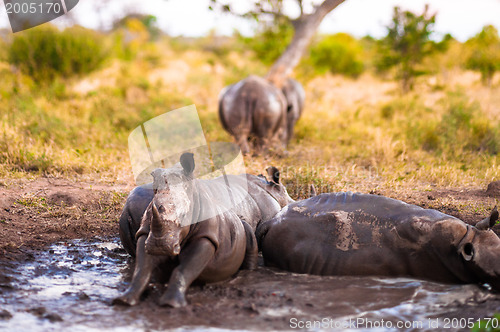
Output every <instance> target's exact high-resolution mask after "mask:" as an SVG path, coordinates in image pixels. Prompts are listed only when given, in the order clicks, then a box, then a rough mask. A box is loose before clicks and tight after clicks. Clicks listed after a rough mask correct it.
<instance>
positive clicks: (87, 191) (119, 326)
mask: <svg viewBox="0 0 500 332" xmlns="http://www.w3.org/2000/svg"><path fill="white" fill-rule="evenodd" d="M130 189H131V186H127V185H121V186H117V185H102V184H101V185H99V184H96V183H92V182H72V181H69V180H64V179H43V178H42V179H38V180H35V181H31V182H26V183H22V184H18V183H4V184H2V183H0V330H1V331H3V330H5V331H65V330H71V331H93V330H96V331H97V330H98V331H101V330H105V331H121V330H124V331H125V330H126V331H134V330H137V331H143V330H165V329H169V330H170V329H178V330H183V329H189V330H207V329H209V330H212V331H216V330H217V331H218V330H221V329H237V330H258V331H260V330H290V329H293V327H299V326H304V327H306V326H307V324H308V323H309V324H316V325H314V326H310V327H311V328H310V329H312V330H322V329H327V328H331V327H333V329H334V330H335V329H336V330H342V331H344V330H346V329H345V328H346V327H347V328H351V329H353V330H354V328H367V327H370V325H367V324H364V325H359V324H358V325H356V324H354V325H352V324H353V323H356V322H360V321H357V319H370V320H371V322H372V327H374V328H373V330H391V329H390V328H389V329H388V328H387V327H388V325H387V324H389V323H390V325H392V327H393V328H392V330H395V331H396V330H400V329H397V328H395V326H396V324H397V323H398V322H403V323H407V324H412V326H413V327H412V328H407V330H429V329H433V330H436V329H435V328H436V325H435V324H436V322H437V323H438V324H439V329H443V328H444V327H445V325H444V324H445V323H446V319H450V320H451V319H453V318H458V319H463V318H466V319H467V318H470V319H472V321H473V322H474V321H475V320H476V319H478V318H482V317H491V316H492V315H493V314H494V313H497V312H499V311H500V297H499V295H497V294H494V293H491V292H489V291H488V290H486V289H483V288H480V287H479V286H476V285H445V284H438V283H432V282H427V281H421V280H414V279H401V278H399V279H390V278H376V277H320V276H307V275H298V274H292V273H286V272H282V271H278V270H274V269H269V268H266V267H263V266H262V262H261V266H260V267H259V268H258V269H257V270H256V271H240V272H239V273H238V274H237V275H236V276H235V277H234V278H233V279H231V280H228V281H225V282H221V283H216V284H209V285H193V286H192V287H191V288H190V289H189V291H188V295H187V299H188V301H189V305H188V306H187V307H185V308H180V309H171V308H162V307H159V306H158V305H157V304H156V303H157V300H158V299H159V297H160V296H161V294H162V292H163V290H164V288H165V286H164V285H161V284H158V283H151V284H150V286H149V287H148V290H147V291H146V293H145V294H144V296H143V299H142V301H141V303H140V305H138V306H136V307H133V308H129V307H119V306H118V307H116V306H112V305H111V301H112V299H113V298H115V297H116V296H118V295H119V294H121V293H122V292H124V291H125V289H126V288H127V285H128V283H129V282H130V279H131V268H130V267H131V266H133V261H132V260H131V259H130V258H129V257H128V256H127V255H126V254H125V252H124V251H123V249H122V248H121V246H120V245H119V242H118V239H117V238H116V236H117V234H118V224H117V219H118V216H119V213H120V211H121V208H122V206H123V202H124V200H125V197H126V194H127V193H128V191H130ZM375 193H378V194H383V195H386V196H391V197H394V198H399V199H402V200H405V201H407V202H409V203H414V204H418V205H421V206H424V207H430V208H436V209H438V210H440V211H442V212H445V213H449V214H452V215H454V216H457V217H459V218H462V219H463V220H464V221H466V222H469V223H472V224H473V223H475V222H476V221H478V220H480V219H482V218H484V215H485V214H486V213H487V211H489V209H490V208H491V207H492V206H494V205H495V204H498V200H497V199H495V198H492V197H489V196H487V195H486V193H485V190H484V189H480V188H472V189H439V190H438V189H435V190H433V191H432V192H422V193H420V192H415V191H409V192H388V191H387V192H382V191H381V192H375ZM496 228H500V226H497V227H496ZM78 238H80V240H74V239H78ZM58 241H59V242H58ZM60 241H63V242H60ZM382 319H383V320H384V321H385V324H386V325H384V326H383V327H384V328H380V326H377V325H376V324H377V323H379V324H380V323H381V321H382ZM429 319H431V320H429ZM435 319H438V321H436V320H435ZM315 321H316V322H315ZM317 321H319V322H320V323H322V325H318V324H317V323H318V322H317ZM388 322H389V323H388ZM455 322H457V321H456V320H455ZM450 323H451V321H450ZM346 324H347V325H346ZM415 324H417V325H415ZM419 324H421V325H419ZM462 324H463V321H462ZM458 327H460V325H458ZM458 327H456V328H454V329H453V328H452V329H447V330H457V329H459V328H458ZM466 330H468V329H466Z"/></svg>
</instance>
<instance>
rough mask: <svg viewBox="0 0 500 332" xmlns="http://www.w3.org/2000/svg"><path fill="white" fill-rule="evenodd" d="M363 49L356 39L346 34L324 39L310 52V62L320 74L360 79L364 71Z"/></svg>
mask: <svg viewBox="0 0 500 332" xmlns="http://www.w3.org/2000/svg"><path fill="white" fill-rule="evenodd" d="M362 53H363V48H362V47H361V45H360V44H359V43H358V41H357V40H356V39H354V38H353V37H352V36H350V35H348V34H346V33H338V34H335V35H331V36H327V37H325V38H323V39H322V40H321V41H320V42H318V43H317V44H316V45H313V46H312V48H311V51H310V58H309V61H310V63H311V64H312V66H313V67H314V68H315V71H316V72H317V73H320V74H324V73H326V72H328V71H329V72H331V73H333V74H342V75H347V76H351V77H358V76H359V75H360V74H361V73H362V72H363V70H364V64H363V61H362V59H361V58H362Z"/></svg>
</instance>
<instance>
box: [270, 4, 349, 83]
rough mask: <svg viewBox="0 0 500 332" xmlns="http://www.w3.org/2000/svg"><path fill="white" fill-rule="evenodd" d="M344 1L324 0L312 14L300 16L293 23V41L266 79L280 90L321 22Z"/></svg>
mask: <svg viewBox="0 0 500 332" xmlns="http://www.w3.org/2000/svg"><path fill="white" fill-rule="evenodd" d="M344 1H345V0H325V1H324V2H323V3H322V4H321V5H320V6H319V7H317V8H316V10H315V11H314V12H313V13H312V14H308V15H305V14H302V15H301V16H300V17H299V18H298V19H297V20H296V21H295V22H294V30H295V31H294V35H293V39H292V41H291V43H290V45H288V47H287V48H286V50H285V52H283V54H282V55H281V56H280V57H279V58H278V60H276V62H275V63H274V64H273V65H272V67H271V69H270V70H269V72H268V73H267V79H268V80H269V81H271V82H272V83H273V84H275V85H276V86H277V87H279V88H281V87H282V86H283V84H284V82H285V80H286V78H287V77H288V76H290V74H291V73H292V70H293V69H294V68H295V66H297V64H298V63H299V61H300V58H301V57H302V55H303V54H304V51H305V50H306V49H307V46H308V45H309V42H310V41H311V39H312V37H313V36H314V34H315V33H316V30H317V29H318V27H319V25H320V24H321V21H323V19H324V18H325V16H326V15H327V14H328V13H329V12H331V11H332V10H334V9H335V8H336V7H337V6H338V5H340V4H341V3H342V2H344Z"/></svg>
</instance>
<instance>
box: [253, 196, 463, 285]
mask: <svg viewBox="0 0 500 332" xmlns="http://www.w3.org/2000/svg"><path fill="white" fill-rule="evenodd" d="M449 218H452V217H450V216H447V215H445V214H443V213H440V212H438V211H435V210H426V209H422V208H420V207H418V206H414V205H410V204H406V203H404V202H401V201H397V200H393V199H390V198H386V197H380V196H376V195H366V194H353V193H332V194H322V195H318V196H316V197H313V198H310V199H307V200H304V201H300V202H296V203H293V204H290V205H288V206H287V207H286V208H284V209H283V210H282V211H281V212H280V213H279V214H278V215H277V216H276V217H275V218H274V219H272V220H270V221H268V222H267V223H264V224H263V225H262V226H260V227H259V228H258V230H257V238H258V239H259V243H260V245H261V249H262V253H263V256H264V259H265V261H266V264H269V265H273V266H276V267H279V268H282V269H286V270H289V271H292V272H297V273H310V274H319V275H412V276H421V277H426V273H427V272H426V271H427V270H428V269H427V266H426V265H427V264H432V265H436V266H437V267H436V269H438V270H439V269H441V267H440V266H441V265H442V264H440V257H438V256H433V254H432V250H427V249H428V246H429V245H430V242H429V239H428V238H426V234H425V233H426V230H425V226H426V225H431V223H433V222H435V221H439V220H443V219H449ZM422 223H423V224H422ZM422 225H424V226H422ZM419 227H420V228H424V229H423V231H421V229H420V228H419ZM410 257H412V258H411V259H409V258H410ZM434 272H435V271H434ZM440 273H442V275H443V278H445V279H454V276H452V275H450V274H449V272H448V271H447V270H446V269H443V271H441V272H440Z"/></svg>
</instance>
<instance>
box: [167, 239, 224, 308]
mask: <svg viewBox="0 0 500 332" xmlns="http://www.w3.org/2000/svg"><path fill="white" fill-rule="evenodd" d="M214 255H215V247H214V245H213V244H212V242H211V241H210V240H208V239H207V238H202V239H200V240H198V241H196V242H193V243H191V244H190V245H188V246H186V247H185V248H183V249H182V251H181V254H180V255H179V265H178V266H177V267H176V268H175V269H174V271H173V272H172V275H171V277H170V280H169V282H168V287H167V290H166V292H165V293H164V294H163V296H162V297H161V298H160V302H159V304H160V305H161V306H170V307H174V308H179V307H183V306H185V305H187V301H186V291H187V289H188V288H189V286H190V285H191V283H192V282H193V281H194V280H196V279H197V278H198V277H199V276H200V274H201V273H202V272H203V270H204V269H205V267H206V266H207V265H208V263H209V262H210V261H211V260H212V259H213V257H214Z"/></svg>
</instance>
